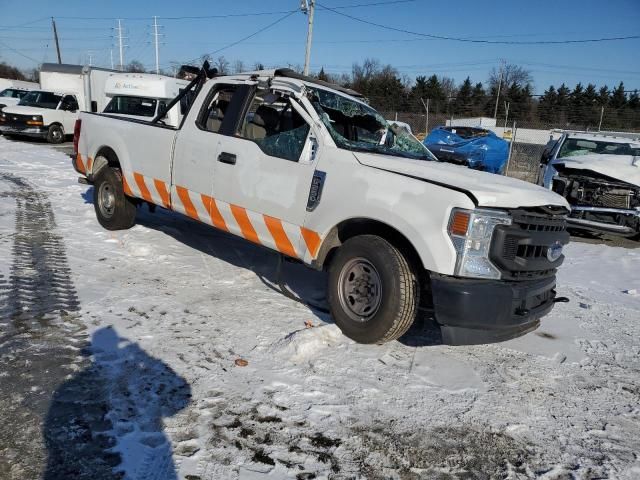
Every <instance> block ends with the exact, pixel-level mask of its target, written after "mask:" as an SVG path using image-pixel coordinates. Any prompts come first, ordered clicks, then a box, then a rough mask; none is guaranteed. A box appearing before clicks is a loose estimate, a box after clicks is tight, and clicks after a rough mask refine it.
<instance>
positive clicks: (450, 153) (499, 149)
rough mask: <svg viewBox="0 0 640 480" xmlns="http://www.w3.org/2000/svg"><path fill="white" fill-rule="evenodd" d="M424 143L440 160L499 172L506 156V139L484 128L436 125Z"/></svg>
mask: <svg viewBox="0 0 640 480" xmlns="http://www.w3.org/2000/svg"><path fill="white" fill-rule="evenodd" d="M423 143H424V145H425V146H426V147H427V148H428V149H429V150H431V152H432V153H433V154H434V155H435V156H436V157H437V158H438V160H440V161H443V162H450V163H456V164H458V165H466V166H467V167H469V168H473V169H475V170H484V171H486V172H490V173H498V174H501V175H502V174H504V170H505V168H506V166H507V159H508V157H509V142H507V141H505V140H503V139H501V138H500V137H498V136H497V135H496V134H495V133H493V132H492V131H491V130H485V129H484V128H477V127H438V128H434V129H433V130H432V131H431V133H429V135H428V136H427V138H425V139H424V142H423Z"/></svg>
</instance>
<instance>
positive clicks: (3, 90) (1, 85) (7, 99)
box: [0, 78, 40, 110]
mask: <svg viewBox="0 0 640 480" xmlns="http://www.w3.org/2000/svg"><path fill="white" fill-rule="evenodd" d="M38 88H40V85H39V84H37V83H35V82H25V81H24V80H13V79H10V78H0V110H2V109H3V108H4V107H8V106H12V105H17V104H18V102H19V101H20V99H21V98H22V97H24V96H25V95H26V94H27V93H28V92H29V91H30V90H36V89H38Z"/></svg>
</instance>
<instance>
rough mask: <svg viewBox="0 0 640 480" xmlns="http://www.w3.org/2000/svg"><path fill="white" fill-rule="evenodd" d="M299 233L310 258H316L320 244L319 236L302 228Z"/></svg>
mask: <svg viewBox="0 0 640 480" xmlns="http://www.w3.org/2000/svg"><path fill="white" fill-rule="evenodd" d="M300 232H301V233H302V238H304V243H306V245H307V248H308V249H309V253H310V254H311V257H312V258H316V255H317V254H318V249H319V248H320V243H321V240H320V235H318V234H317V233H316V232H314V231H313V230H309V229H308V228H304V227H300Z"/></svg>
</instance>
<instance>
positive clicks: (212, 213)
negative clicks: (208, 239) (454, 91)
mask: <svg viewBox="0 0 640 480" xmlns="http://www.w3.org/2000/svg"><path fill="white" fill-rule="evenodd" d="M200 196H201V197H202V203H204V208H206V209H207V213H208V214H209V217H211V223H213V226H214V227H217V228H219V229H220V230H224V231H225V232H228V231H229V229H228V228H227V223H226V222H225V221H224V218H222V215H221V214H220V210H219V209H218V205H217V204H216V199H215V198H211V197H209V196H207V195H205V194H204V193H202V194H200Z"/></svg>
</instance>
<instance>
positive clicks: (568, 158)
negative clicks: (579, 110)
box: [541, 132, 640, 239]
mask: <svg viewBox="0 0 640 480" xmlns="http://www.w3.org/2000/svg"><path fill="white" fill-rule="evenodd" d="M541 169H542V171H543V175H542V176H541V183H543V184H544V186H545V187H547V188H549V189H551V190H553V191H554V192H556V193H558V194H560V195H562V196H563V197H565V198H566V199H567V201H568V202H569V204H570V205H571V214H570V215H569V218H568V222H569V227H570V228H572V229H575V230H583V231H588V232H591V233H596V234H602V233H608V234H614V235H619V236H625V237H635V238H636V239H640V135H638V134H622V133H611V134H608V133H590V132H564V133H563V134H562V135H561V137H560V139H558V140H557V141H551V142H549V144H548V145H547V148H546V149H545V151H544V153H543V156H542V162H541Z"/></svg>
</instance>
